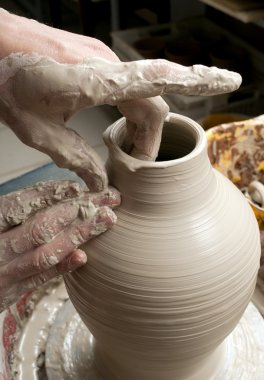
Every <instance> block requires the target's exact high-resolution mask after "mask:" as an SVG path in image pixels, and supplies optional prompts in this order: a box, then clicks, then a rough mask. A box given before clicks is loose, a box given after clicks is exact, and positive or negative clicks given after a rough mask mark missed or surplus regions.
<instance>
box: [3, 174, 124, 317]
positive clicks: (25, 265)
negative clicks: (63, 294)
mask: <svg viewBox="0 0 264 380" xmlns="http://www.w3.org/2000/svg"><path fill="white" fill-rule="evenodd" d="M119 203H120V196H119V193H118V192H117V191H116V190H114V189H108V190H106V191H104V192H101V193H94V194H92V193H88V192H86V191H83V190H82V189H81V187H80V185H79V184H78V183H76V182H73V181H48V182H41V183H39V184H37V185H35V186H33V187H30V188H26V189H22V190H20V191H16V192H13V193H10V194H8V195H5V196H2V197H0V211H1V212H0V312H1V311H3V310H4V309H6V308H7V307H8V306H10V305H11V304H13V303H14V302H16V301H17V299H18V298H19V296H20V295H22V294H23V293H25V292H26V291H29V290H33V289H35V288H37V287H38V286H40V285H41V284H43V283H45V282H46V281H48V280H50V279H51V278H53V277H57V276H58V275H60V274H62V273H65V272H69V271H72V270H74V269H76V268H78V267H80V266H81V265H83V264H85V262H86V254H85V253H84V252H83V251H82V250H81V249H79V248H78V247H79V246H80V245H81V244H83V243H85V242H87V241H88V240H90V239H92V238H93V237H95V236H97V235H99V234H100V233H102V232H104V231H106V230H107V229H108V228H109V227H111V226H112V225H113V224H114V223H115V221H116V217H115V214H114V213H113V211H112V210H111V208H112V207H115V206H118V205H119ZM110 207H111V208H110Z"/></svg>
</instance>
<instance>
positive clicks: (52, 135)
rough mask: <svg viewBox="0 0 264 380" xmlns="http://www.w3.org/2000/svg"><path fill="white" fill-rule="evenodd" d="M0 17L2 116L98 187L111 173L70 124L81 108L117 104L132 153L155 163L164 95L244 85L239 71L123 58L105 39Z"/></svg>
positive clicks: (210, 91) (26, 139)
mask: <svg viewBox="0 0 264 380" xmlns="http://www.w3.org/2000/svg"><path fill="white" fill-rule="evenodd" d="M1 17H2V19H1V21H0V32H1V28H3V30H4V31H5V33H4V35H5V38H6V36H8V38H7V42H6V41H5V42H3V44H4V46H3V48H2V53H1V54H2V56H1V57H0V58H3V59H2V60H1V61H0V93H1V97H0V119H2V120H3V121H4V122H5V123H6V124H7V125H9V127H10V128H11V129H12V130H13V131H14V132H15V134H16V135H17V136H18V137H19V138H20V139H21V140H22V141H23V142H24V143H25V144H27V145H30V146H32V147H34V148H36V149H38V150H40V151H42V152H44V153H46V154H48V155H49V156H50V157H51V158H52V159H53V160H54V161H55V163H56V164H57V165H58V166H60V167H66V168H68V169H71V170H74V171H75V172H76V173H77V174H78V175H79V176H80V177H81V178H82V179H83V180H84V181H85V182H86V184H87V185H88V187H89V188H90V190H92V191H100V190H102V189H103V188H105V187H106V186H107V177H106V173H105V170H104V167H103V165H102V163H101V161H100V159H99V157H98V156H97V154H96V153H95V152H94V151H93V149H92V148H91V147H90V146H89V145H88V143H87V142H86V141H84V140H83V139H82V138H81V137H80V136H79V135H77V134H76V133H75V132H74V131H72V130H70V129H67V128H65V123H66V122H67V120H68V119H69V118H70V117H71V116H72V115H73V114H74V113H75V112H77V111H78V110H80V109H81V108H84V107H93V106H96V105H102V104H111V105H117V106H118V108H119V110H120V112H121V113H122V114H123V115H124V116H125V117H126V118H127V136H126V140H125V145H126V147H127V149H129V151H130V153H131V155H133V156H134V157H136V158H140V159H145V160H146V159H147V160H154V159H155V158H156V156H157V154H158V150H159V145H160V140H161V133H162V126H163V122H164V120H165V118H166V116H167V114H168V111H169V108H168V106H167V104H166V103H165V102H164V101H163V99H162V98H161V97H159V96H158V95H161V94H165V93H166V94H168V93H180V94H187V95H215V94H219V93H223V92H230V91H234V90H235V89H237V88H238V87H239V85H240V83H241V77H240V75H239V74H236V73H233V72H229V71H227V70H220V69H217V68H208V67H206V66H201V65H195V66H192V67H185V66H181V65H179V64H176V63H172V62H169V61H166V60H161V59H158V60H143V61H136V62H127V63H125V62H120V61H119V59H118V58H117V56H116V55H115V54H114V52H112V51H111V50H110V49H109V48H108V47H107V46H106V45H104V44H103V43H102V42H101V41H98V40H95V39H93V38H89V37H84V36H80V35H75V34H71V33H68V32H65V31H61V30H56V29H53V28H50V27H48V26H46V25H43V24H39V23H37V22H36V21H33V20H28V19H25V18H22V17H17V16H14V15H10V14H9V13H3V14H1ZM10 41H11V42H10ZM14 41H16V42H15V43H14ZM12 42H13V43H12ZM12 53H13V54H12Z"/></svg>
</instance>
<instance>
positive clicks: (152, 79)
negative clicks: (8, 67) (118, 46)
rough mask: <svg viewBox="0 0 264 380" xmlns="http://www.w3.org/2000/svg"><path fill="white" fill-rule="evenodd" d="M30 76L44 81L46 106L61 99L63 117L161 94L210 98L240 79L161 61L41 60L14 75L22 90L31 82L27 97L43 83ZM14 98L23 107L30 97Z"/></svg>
mask: <svg viewBox="0 0 264 380" xmlns="http://www.w3.org/2000/svg"><path fill="white" fill-rule="evenodd" d="M36 77H39V78H41V77H42V78H46V79H48V80H49V85H48V86H47V89H46V90H44V91H46V93H45V94H44V95H46V97H47V96H49V99H47V101H48V102H53V104H54V102H55V105H56V106H57V107H58V108H59V109H61V108H62V107H63V104H62V98H63V99H64V103H65V102H66V106H67V107H65V110H66V109H67V110H68V111H67V112H69V111H71V112H75V111H76V110H78V109H80V108H81V107H84V106H95V105H99V104H105V103H107V104H112V105H115V104H117V103H119V102H120V101H125V100H131V99H138V98H149V97H154V96H157V95H161V94H171V93H177V94H185V95H216V94H221V93H225V92H231V91H234V90H236V89H237V88H238V87H239V86H240V84H241V80H242V79H241V76H240V75H239V74H238V73H234V72H232V71H228V70H225V69H218V68H216V67H207V66H203V65H194V66H190V67H186V66H182V65H179V64H177V63H174V62H170V61H166V60H164V59H156V60H141V61H132V62H109V61H107V60H105V59H102V58H89V59H86V60H85V61H84V63H82V64H76V65H72V64H60V63H58V62H56V61H53V60H52V59H46V60H43V61H41V63H40V62H39V63H37V64H36V65H32V66H30V67H25V68H24V69H22V70H20V71H19V72H18V73H17V74H16V81H17V86H18V87H20V88H23V87H21V85H22V84H23V83H27V84H28V85H29V86H31V83H32V86H31V87H32V88H35V91H34V93H33V94H32V96H34V95H36V94H41V93H42V95H43V88H42V87H43V81H41V80H39V81H38V82H39V83H36ZM33 84H34V86H33ZM36 86H41V88H39V89H38V88H37V87H36ZM21 94H22V92H21ZM17 95H18V96H19V92H18V94H17ZM19 99H20V101H21V103H22V104H24V103H25V102H26V105H27V106H29V102H30V97H26V98H25V96H22V98H21V96H20V97H19ZM32 100H34V99H32ZM34 103H35V101H34Z"/></svg>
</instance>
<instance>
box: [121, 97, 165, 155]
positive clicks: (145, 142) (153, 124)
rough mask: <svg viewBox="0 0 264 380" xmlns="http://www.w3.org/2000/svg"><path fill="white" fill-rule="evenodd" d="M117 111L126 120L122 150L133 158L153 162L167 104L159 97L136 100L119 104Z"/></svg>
mask: <svg viewBox="0 0 264 380" xmlns="http://www.w3.org/2000/svg"><path fill="white" fill-rule="evenodd" d="M118 109H119V110H120V112H121V113H122V114H123V115H124V116H125V117H126V118H127V120H128V121H127V122H126V125H127V128H128V129H127V133H126V136H125V141H124V144H123V149H124V150H125V151H126V152H127V153H128V154H130V155H131V156H133V157H135V158H138V159H141V160H153V161H154V160H155V159H156V158H157V155H158V152H159V147H160V142H161V135H162V129H163V124H164V120H165V118H166V116H167V115H168V112H169V107H168V105H167V103H165V101H164V100H163V99H162V98H161V97H155V98H149V99H137V100H130V101H126V102H122V103H120V104H119V105H118ZM131 124H132V125H131Z"/></svg>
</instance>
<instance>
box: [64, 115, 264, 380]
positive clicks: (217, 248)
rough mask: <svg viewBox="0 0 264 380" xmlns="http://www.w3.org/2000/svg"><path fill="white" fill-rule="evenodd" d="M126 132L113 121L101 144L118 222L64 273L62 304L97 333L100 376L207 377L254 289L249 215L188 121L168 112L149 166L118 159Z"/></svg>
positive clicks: (256, 247) (129, 379)
mask: <svg viewBox="0 0 264 380" xmlns="http://www.w3.org/2000/svg"><path fill="white" fill-rule="evenodd" d="M124 128H125V119H121V120H119V121H117V122H116V123H115V124H113V125H112V126H111V127H109V129H108V130H107V132H106V133H105V136H104V137H105V141H106V144H107V146H108V148H109V154H110V156H109V160H108V163H107V170H108V175H109V181H110V183H111V184H113V185H114V186H115V187H117V188H118V189H119V190H120V191H121V194H122V204H121V206H120V208H119V209H118V210H117V212H116V213H117V220H118V222H117V225H115V226H114V227H113V228H112V229H111V230H110V231H107V232H106V233H105V234H103V235H102V236H100V237H99V238H97V239H94V240H93V241H91V242H89V244H87V245H84V247H83V248H84V250H85V251H86V253H87V264H86V265H85V266H84V267H82V268H80V269H78V270H77V271H74V272H73V273H71V274H67V275H66V276H65V282H66V286H67V289H68V292H69V295H70V298H71V301H72V302H73V304H74V306H75V308H76V310H77V311H78V313H79V314H80V316H81V318H82V320H83V321H84V323H85V324H86V325H87V326H88V328H89V329H90V331H91V332H92V334H93V335H94V337H95V341H96V344H95V362H96V366H97V368H98V370H99V372H100V374H101V376H102V377H103V379H105V380H124V379H126V380H135V379H137V380H175V379H177V380H187V379H188V380H189V379H191V380H209V379H211V378H213V379H215V378H217V377H216V376H217V374H218V371H219V368H221V366H222V363H223V362H224V361H225V358H226V356H225V355H226V350H225V348H224V347H225V346H224V345H221V342H223V341H224V339H225V338H226V337H227V336H228V335H229V334H230V333H231V332H232V331H233V329H234V328H235V326H236V325H237V323H238V321H239V319H240V318H241V316H242V314H243V312H244V310H245V308H246V306H247V304H248V303H249V301H250V298H251V296H252V293H253V291H254V288H255V283H256V276H257V272H258V268H259V258H260V241H259V230H258V225H257V222H256V219H255V217H254V214H253V212H252V210H251V208H250V207H249V205H248V202H247V201H246V199H245V197H244V196H243V195H242V193H241V192H240V191H239V190H238V189H237V188H236V187H235V186H234V185H233V184H232V183H231V182H230V181H229V180H228V179H226V178H225V177H224V176H222V175H221V174H220V173H219V172H217V171H215V170H214V169H212V167H211V165H210V162H209V159H208V156H207V149H206V137H205V133H204V131H203V130H202V128H201V127H200V126H199V125H198V124H196V123H195V122H193V121H192V120H190V119H188V118H186V117H183V116H180V115H175V114H170V115H169V117H168V118H167V120H166V123H165V126H164V131H163V139H162V143H161V149H160V156H161V161H159V162H143V161H140V160H137V159H134V158H133V157H130V156H128V155H127V154H126V153H124V152H123V151H122V149H121V146H122V141H123V137H124ZM231 378H232V377H231ZM248 378H249V379H251V377H248Z"/></svg>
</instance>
